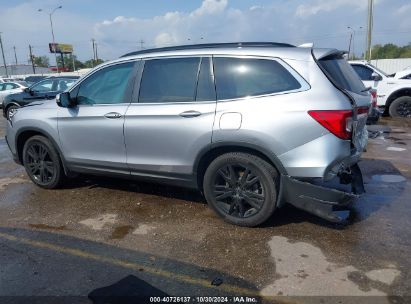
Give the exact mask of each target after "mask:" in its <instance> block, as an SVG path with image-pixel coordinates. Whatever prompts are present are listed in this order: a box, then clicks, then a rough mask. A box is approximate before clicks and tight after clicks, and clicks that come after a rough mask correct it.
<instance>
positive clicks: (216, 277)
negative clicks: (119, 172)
mask: <svg viewBox="0 0 411 304" xmlns="http://www.w3.org/2000/svg"><path fill="white" fill-rule="evenodd" d="M4 128H5V121H4V119H1V120H0V302H5V301H1V299H3V300H4V299H14V298H5V296H33V295H34V296H67V297H75V296H79V297H78V298H70V299H75V302H76V303H91V302H90V300H89V299H87V298H86V297H85V296H87V295H88V294H90V292H92V291H94V292H96V289H98V288H101V287H105V286H109V285H112V284H116V283H117V285H115V286H114V287H113V289H114V290H117V292H120V291H123V292H124V291H127V292H130V290H131V291H132V292H136V290H138V291H139V292H143V293H144V291H145V292H155V293H156V294H159V295H165V294H167V295H173V296H175V295H179V296H194V295H197V296H206V295H244V296H259V297H260V296H261V297H262V301H263V302H267V303H268V302H272V301H277V302H280V303H283V302H284V303H317V302H320V301H321V302H322V303H335V302H337V300H338V301H339V303H364V302H366V303H409V302H411V297H410V296H411V271H410V269H411V259H410V257H411V255H410V253H411V225H410V220H409V219H410V218H411V208H410V204H411V199H410V198H411V153H410V149H411V132H410V131H411V124H410V123H409V122H408V124H406V123H405V122H404V121H400V120H399V121H394V120H388V119H384V120H383V121H382V122H381V123H380V124H379V125H377V126H372V127H370V131H371V133H372V137H373V138H371V139H370V142H369V145H368V151H367V152H366V153H365V154H364V156H363V159H362V161H361V163H360V167H361V169H362V170H363V174H364V177H365V188H366V194H365V195H364V196H362V197H361V198H360V199H358V200H357V201H356V202H355V204H354V206H353V207H352V210H351V215H350V217H349V220H347V221H346V222H344V223H342V224H330V223H328V222H325V221H323V220H321V219H319V218H317V217H315V216H313V215H310V214H307V213H305V212H303V211H300V210H297V209H295V208H293V207H291V206H287V207H285V208H283V209H281V210H278V211H277V212H276V213H275V214H274V215H273V217H272V218H271V219H270V220H269V221H268V222H267V223H266V224H264V225H263V226H262V227H258V228H242V227H236V226H232V225H229V224H227V223H224V222H223V221H222V220H221V219H220V218H219V217H218V216H216V215H215V214H214V213H213V212H212V211H211V210H209V209H208V207H207V205H206V204H205V201H204V198H203V197H202V196H201V194H199V193H197V192H194V191H188V190H186V189H181V188H175V187H167V186H161V185H156V184H147V183H139V182H136V181H127V180H116V179H108V178H94V177H93V178H91V177H79V178H76V179H75V180H72V181H71V182H70V184H68V185H67V186H66V187H65V188H64V189H60V190H43V189H40V188H37V187H36V186H34V185H33V184H32V183H31V182H30V181H29V179H28V178H27V176H26V175H25V173H24V169H23V168H22V167H20V166H18V165H16V164H14V163H13V161H12V159H11V155H10V153H9V152H8V149H7V146H6V143H5V140H4ZM212 283H213V284H212ZM335 296H338V297H339V298H335ZM365 296H367V297H365ZM58 299H60V300H61V299H62V298H58Z"/></svg>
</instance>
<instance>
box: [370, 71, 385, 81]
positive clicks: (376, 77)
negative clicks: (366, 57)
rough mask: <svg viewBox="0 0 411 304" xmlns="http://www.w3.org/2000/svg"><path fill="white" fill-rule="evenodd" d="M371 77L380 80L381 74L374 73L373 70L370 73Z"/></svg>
mask: <svg viewBox="0 0 411 304" xmlns="http://www.w3.org/2000/svg"><path fill="white" fill-rule="evenodd" d="M371 79H372V80H374V81H380V80H382V76H381V75H380V74H378V73H376V72H373V73H372V74H371Z"/></svg>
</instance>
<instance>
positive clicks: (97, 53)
mask: <svg viewBox="0 0 411 304" xmlns="http://www.w3.org/2000/svg"><path fill="white" fill-rule="evenodd" d="M95 45H96V61H97V62H98V53H97V42H96V43H95Z"/></svg>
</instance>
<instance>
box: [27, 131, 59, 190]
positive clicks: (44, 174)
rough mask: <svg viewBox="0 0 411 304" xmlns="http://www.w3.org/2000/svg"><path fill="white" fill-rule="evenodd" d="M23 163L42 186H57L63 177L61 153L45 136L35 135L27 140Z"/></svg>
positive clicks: (31, 176)
mask: <svg viewBox="0 0 411 304" xmlns="http://www.w3.org/2000/svg"><path fill="white" fill-rule="evenodd" d="M23 164H24V167H25V168H26V172H27V174H28V175H29V177H30V179H31V180H32V181H33V182H34V183H35V184H36V185H38V186H40V187H42V188H47V189H52V188H56V187H58V185H59V184H60V182H61V181H62V179H63V176H64V173H63V170H62V166H61V162H60V158H59V155H58V153H57V152H56V150H55V149H54V147H53V145H52V144H51V143H50V141H49V140H48V139H47V138H45V137H43V136H33V137H31V138H29V139H28V140H27V141H26V143H25V145H24V148H23Z"/></svg>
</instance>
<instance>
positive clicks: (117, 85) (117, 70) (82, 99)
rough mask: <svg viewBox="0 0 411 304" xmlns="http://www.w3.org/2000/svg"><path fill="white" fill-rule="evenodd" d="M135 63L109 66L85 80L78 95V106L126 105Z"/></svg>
mask: <svg viewBox="0 0 411 304" xmlns="http://www.w3.org/2000/svg"><path fill="white" fill-rule="evenodd" d="M133 67H134V62H128V63H122V64H117V65H114V66H109V67H106V68H103V69H101V70H100V71H98V72H95V73H94V74H93V75H91V76H90V77H88V78H87V79H85V80H84V81H83V82H82V83H81V84H80V88H79V90H78V94H77V103H78V104H80V105H81V104H83V105H85V104H87V105H92V104H115V103H124V102H126V100H125V93H126V89H127V85H128V83H129V80H130V77H131V72H132V70H133Z"/></svg>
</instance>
